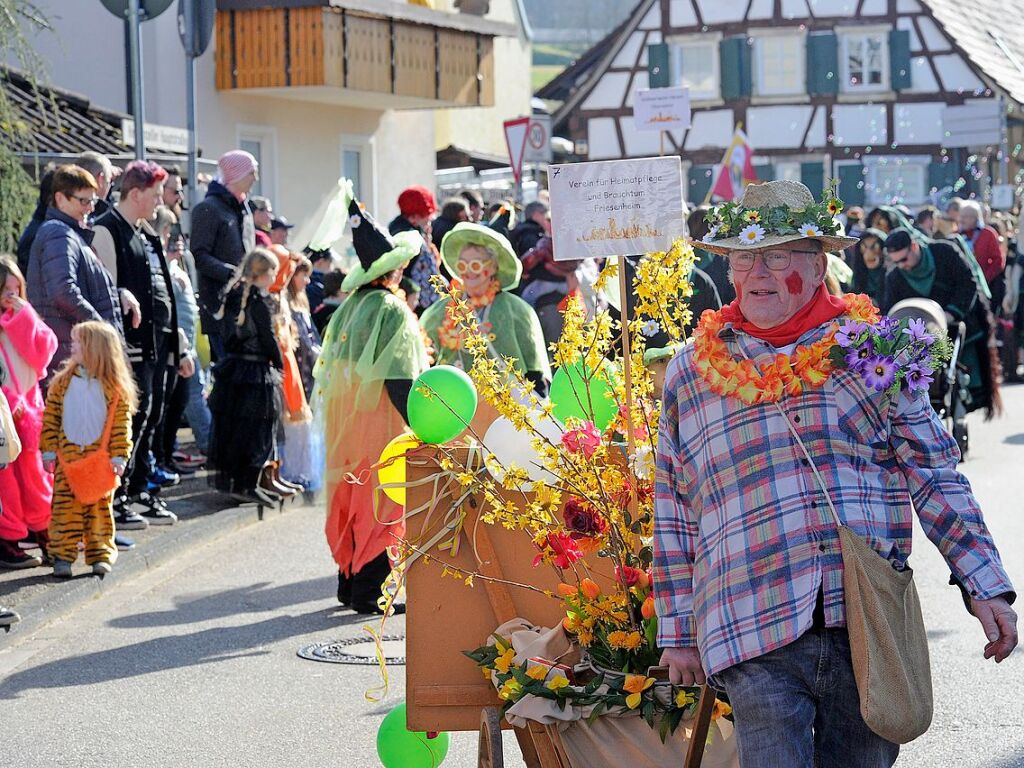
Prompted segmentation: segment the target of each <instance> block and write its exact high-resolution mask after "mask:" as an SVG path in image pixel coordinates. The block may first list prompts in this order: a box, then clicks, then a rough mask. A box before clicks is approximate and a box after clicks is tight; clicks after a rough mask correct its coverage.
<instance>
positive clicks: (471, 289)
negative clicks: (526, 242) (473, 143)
mask: <svg viewBox="0 0 1024 768" xmlns="http://www.w3.org/2000/svg"><path fill="white" fill-rule="evenodd" d="M441 261H442V262H443V263H444V265H445V268H446V269H447V270H448V273H449V274H450V275H451V276H452V278H453V285H454V286H458V287H460V288H461V289H462V291H463V293H464V298H465V300H466V302H467V303H468V304H469V306H470V307H471V308H472V310H473V312H474V313H475V314H476V318H477V323H478V324H479V327H480V331H481V332H482V333H483V334H484V336H485V337H486V338H487V349H488V352H489V354H490V356H491V357H492V358H494V359H495V360H504V359H507V358H511V359H513V360H515V365H516V368H518V369H519V371H520V372H521V373H522V374H523V375H525V376H526V378H527V379H529V380H530V381H531V382H532V383H533V386H534V389H536V390H537V393H538V394H540V395H541V396H543V395H545V394H546V393H547V384H548V381H549V380H550V379H551V369H550V367H549V366H548V358H547V353H546V352H545V349H544V334H543V332H542V331H541V326H540V320H539V319H538V318H537V313H536V312H534V310H533V308H532V307H531V306H530V305H529V304H527V303H526V302H525V301H523V300H522V299H521V298H519V297H518V296H516V295H514V294H513V293H511V291H512V290H514V289H515V288H516V287H517V286H518V285H519V278H520V277H521V276H522V271H523V266H522V262H520V261H519V259H518V258H517V257H516V254H515V251H513V250H512V245H511V244H510V243H509V241H508V239H507V238H506V237H505V236H504V235H502V234H500V233H498V232H495V231H494V230H492V229H490V228H488V227H485V226H482V225H480V224H472V223H470V222H460V223H459V224H456V225H455V227H453V228H452V230H451V231H450V232H448V234H446V235H445V236H444V240H442V241H441ZM420 323H421V324H422V326H423V329H424V330H425V331H426V332H427V335H428V336H430V340H431V341H432V342H433V344H434V349H435V355H436V358H437V362H438V363H444V364H447V365H455V366H458V367H459V368H463V369H465V370H469V368H470V367H471V366H472V364H473V359H472V356H471V355H470V354H469V353H468V352H466V350H465V349H464V347H463V341H464V340H465V334H464V332H463V330H462V328H461V327H460V326H459V322H458V316H457V314H456V313H455V312H454V311H452V305H451V302H450V300H449V299H442V300H441V301H438V302H436V303H435V304H433V305H431V306H430V308H428V309H427V311H426V312H424V313H423V316H422V317H421V318H420Z"/></svg>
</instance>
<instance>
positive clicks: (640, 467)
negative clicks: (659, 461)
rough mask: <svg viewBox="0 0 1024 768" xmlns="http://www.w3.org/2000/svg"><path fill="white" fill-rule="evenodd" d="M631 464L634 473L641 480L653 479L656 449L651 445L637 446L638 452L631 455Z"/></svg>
mask: <svg viewBox="0 0 1024 768" xmlns="http://www.w3.org/2000/svg"><path fill="white" fill-rule="evenodd" d="M629 466H630V469H632V470H633V474H634V475H636V476H637V477H638V478H640V479H641V480H653V479H654V451H653V449H652V448H651V446H650V445H640V446H637V449H636V452H635V453H634V454H633V455H632V456H630V457H629Z"/></svg>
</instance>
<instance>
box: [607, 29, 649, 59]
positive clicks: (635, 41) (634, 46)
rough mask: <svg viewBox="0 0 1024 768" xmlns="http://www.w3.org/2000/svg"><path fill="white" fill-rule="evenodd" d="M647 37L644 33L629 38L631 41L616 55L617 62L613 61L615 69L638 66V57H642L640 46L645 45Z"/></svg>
mask: <svg viewBox="0 0 1024 768" xmlns="http://www.w3.org/2000/svg"><path fill="white" fill-rule="evenodd" d="M645 37H646V35H645V33H643V32H634V33H633V34H632V35H630V36H629V39H628V40H627V41H626V42H625V44H624V45H623V46H622V50H620V51H619V52H618V53H617V54H616V55H615V60H614V61H612V66H613V67H633V66H634V65H635V64H636V59H637V56H639V55H640V46H641V45H643V43H644V38H645Z"/></svg>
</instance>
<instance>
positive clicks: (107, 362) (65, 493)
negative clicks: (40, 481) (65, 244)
mask: <svg viewBox="0 0 1024 768" xmlns="http://www.w3.org/2000/svg"><path fill="white" fill-rule="evenodd" d="M137 402H138V395H137V392H136V389H135V381H134V380H133V379H132V374H131V371H130V370H129V368H128V363H127V361H126V358H125V353H124V349H123V347H122V345H121V339H120V337H119V336H118V333H117V330H116V329H115V328H114V327H113V326H112V325H109V324H108V323H104V322H98V321H88V322H84V323H79V324H78V325H76V326H75V327H74V328H73V329H72V331H71V357H70V358H68V360H67V362H65V363H64V366H63V367H62V368H61V369H60V370H59V371H58V372H57V374H56V375H55V376H54V378H53V381H52V382H51V383H50V388H49V391H48V392H47V395H46V410H45V411H44V413H43V433H42V438H41V440H40V447H41V448H42V451H43V464H44V466H45V468H46V470H47V471H49V472H55V476H54V483H53V513H52V516H51V518H50V531H49V533H50V545H49V554H50V557H51V559H52V560H53V575H54V576H56V577H57V578H70V576H71V564H72V563H73V562H74V561H75V559H76V558H77V557H78V542H79V541H82V540H83V539H84V540H85V562H86V565H90V566H92V572H93V573H95V574H97V575H99V576H103V575H105V574H107V573H110V568H111V566H112V565H113V563H114V561H115V560H116V559H117V547H116V546H115V544H114V513H113V494H114V491H115V490H116V489H117V486H118V485H119V484H120V483H119V478H120V477H121V475H122V474H123V473H124V468H125V464H126V463H127V461H128V457H129V455H130V454H131V448H132V442H131V428H132V422H131V418H132V412H133V411H134V410H135V407H136V404H137ZM99 451H106V452H107V454H109V468H108V467H107V466H100V467H97V468H96V471H92V472H90V473H89V475H88V477H87V478H85V480H86V481H87V482H82V479H79V478H78V477H76V473H75V471H74V465H75V463H76V462H78V461H81V460H84V459H88V458H89V457H90V456H91V457H93V458H94V459H95V458H103V454H99V456H98V457H97V455H96V454H97V452H99ZM107 463H108V462H107V461H105V460H104V461H103V462H102V464H103V465H106V464H107ZM79 466H81V465H79ZM69 477H70V478H71V479H72V481H74V482H75V486H74V487H72V481H69Z"/></svg>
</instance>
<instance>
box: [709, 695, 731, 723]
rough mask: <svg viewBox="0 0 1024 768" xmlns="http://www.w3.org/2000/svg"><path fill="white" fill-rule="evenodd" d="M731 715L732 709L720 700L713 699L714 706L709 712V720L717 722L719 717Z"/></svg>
mask: <svg viewBox="0 0 1024 768" xmlns="http://www.w3.org/2000/svg"><path fill="white" fill-rule="evenodd" d="M731 714H732V707H731V706H729V705H728V704H726V703H725V702H724V701H722V700H721V699H715V706H714V708H713V709H712V710H711V719H712V720H717V719H718V718H720V717H725V716H726V715H731Z"/></svg>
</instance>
